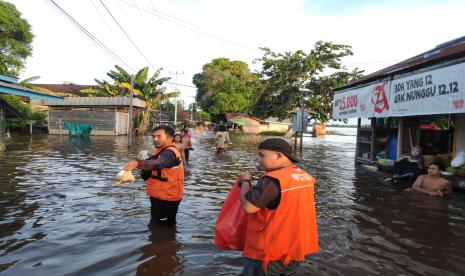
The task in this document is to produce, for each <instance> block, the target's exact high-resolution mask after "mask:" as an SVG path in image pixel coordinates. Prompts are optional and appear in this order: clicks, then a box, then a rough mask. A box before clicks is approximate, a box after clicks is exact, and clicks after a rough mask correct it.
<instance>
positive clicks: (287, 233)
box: [243, 165, 318, 271]
mask: <svg viewBox="0 0 465 276" xmlns="http://www.w3.org/2000/svg"><path fill="white" fill-rule="evenodd" d="M265 175H266V176H269V177H272V178H275V179H277V180H279V185H280V188H281V200H280V203H279V206H278V208H276V209H275V210H269V209H267V208H263V209H260V210H259V211H258V212H256V213H252V214H248V222H247V233H246V240H245V246H244V251H243V255H244V256H245V257H247V258H250V259H255V260H262V261H263V270H264V271H266V268H267V266H268V263H269V261H278V260H280V261H283V262H284V264H286V265H287V264H289V262H290V261H303V260H304V258H305V255H308V254H310V253H315V252H318V231H317V225H316V212H315V201H314V183H315V179H314V178H313V177H312V176H310V175H309V174H308V173H307V172H305V171H304V170H302V169H300V168H299V167H297V166H294V165H292V166H289V167H285V168H282V169H279V170H276V171H271V172H267V173H266V174H265ZM265 175H264V176H265Z"/></svg>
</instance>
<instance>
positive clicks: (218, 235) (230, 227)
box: [215, 178, 247, 251]
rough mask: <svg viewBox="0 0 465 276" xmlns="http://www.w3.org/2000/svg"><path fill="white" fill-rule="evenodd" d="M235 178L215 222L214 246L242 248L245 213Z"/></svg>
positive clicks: (227, 248) (231, 248) (245, 220)
mask: <svg viewBox="0 0 465 276" xmlns="http://www.w3.org/2000/svg"><path fill="white" fill-rule="evenodd" d="M238 183H239V178H237V180H236V182H235V183H234V185H233V187H232V189H231V191H230V192H229V194H228V196H227V197H226V199H225V201H224V204H223V207H222V208H221V211H220V214H219V215H218V219H217V220H216V222H215V246H216V247H218V248H220V249H226V250H238V251H242V249H244V242H245V230H246V227H247V214H246V213H245V211H244V209H242V204H241V199H240V195H241V189H240V188H239V184H238Z"/></svg>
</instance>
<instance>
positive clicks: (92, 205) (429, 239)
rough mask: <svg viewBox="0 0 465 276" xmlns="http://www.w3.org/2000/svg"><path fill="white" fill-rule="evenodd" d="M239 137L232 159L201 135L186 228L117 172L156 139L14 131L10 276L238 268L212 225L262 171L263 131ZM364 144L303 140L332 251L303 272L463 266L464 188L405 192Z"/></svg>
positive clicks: (3, 157)
mask: <svg viewBox="0 0 465 276" xmlns="http://www.w3.org/2000/svg"><path fill="white" fill-rule="evenodd" d="M231 138H232V140H233V142H234V145H233V146H232V148H231V151H230V152H229V153H228V154H227V155H223V156H217V155H216V154H215V153H214V151H213V150H212V147H213V135H212V134H205V135H204V136H201V137H197V138H195V139H194V147H195V149H194V151H192V152H191V164H190V167H189V168H188V176H187V178H186V189H185V199H184V200H183V201H182V203H181V205H180V210H179V213H178V224H177V226H176V228H166V227H165V228H164V227H155V228H153V229H149V228H148V227H147V223H148V221H149V216H150V215H149V200H148V199H147V198H146V195H145V191H144V184H143V182H141V181H137V182H135V183H131V184H127V185H114V181H113V179H112V178H113V176H114V175H115V174H116V172H117V171H118V170H119V169H120V168H121V166H122V165H123V164H124V162H125V161H128V160H129V157H134V156H135V155H136V154H137V152H138V151H139V150H142V149H147V148H151V147H152V143H151V140H150V138H149V137H139V138H136V141H135V145H134V146H133V148H132V150H131V151H130V152H129V153H128V150H127V137H116V138H113V137H91V138H90V139H87V140H82V139H68V137H66V136H63V137H59V136H47V135H42V136H40V135H39V136H33V137H32V138H31V137H16V136H15V137H13V141H12V142H10V144H9V145H8V148H7V151H6V152H5V153H3V154H0V179H1V182H0V183H1V186H0V274H2V275H27V274H30V275H135V274H137V275H238V274H239V273H240V272H241V266H242V260H241V257H240V253H239V252H233V251H222V250H218V249H216V248H215V247H214V245H213V226H214V222H215V219H216V217H217V214H218V212H219V210H220V208H221V205H222V201H223V199H224V198H225V197H226V194H227V193H228V191H229V189H230V186H231V185H232V183H233V182H234V179H235V178H236V176H237V175H238V174H239V173H240V172H242V171H244V170H247V169H249V170H252V171H253V172H254V174H255V177H256V176H258V174H257V170H256V160H257V158H256V150H255V149H256V146H257V144H258V143H259V140H260V138H259V137H257V136H249V135H245V136H234V135H233V136H232V137H231ZM354 151H355V137H354V136H336V135H330V136H326V137H319V138H311V137H305V139H304V153H303V158H304V161H303V162H302V163H301V166H303V167H304V168H305V169H306V170H308V171H309V172H310V173H311V174H312V175H314V176H315V177H316V179H317V186H316V204H317V212H318V227H319V236H320V238H319V243H320V249H321V251H320V252H319V253H318V254H315V255H312V256H310V257H308V259H307V261H306V263H305V264H304V265H302V267H301V270H300V272H299V275H312V274H313V275H375V274H384V275H398V274H403V275H418V274H427V275H464V274H465V194H464V193H460V192H457V193H455V194H452V195H451V196H449V197H447V198H444V199H441V198H434V197H430V196H425V195H419V194H413V193H408V192H402V191H400V190H399V189H396V187H392V186H391V185H390V184H386V183H382V182H381V180H382V179H383V178H385V177H386V174H384V173H382V172H378V171H376V170H374V169H372V168H369V167H365V166H355V165H354V162H353V156H354Z"/></svg>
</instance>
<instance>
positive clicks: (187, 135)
mask: <svg viewBox="0 0 465 276" xmlns="http://www.w3.org/2000/svg"><path fill="white" fill-rule="evenodd" d="M191 138H192V133H191V131H190V130H189V128H188V127H187V126H185V127H184V129H183V131H182V142H183V144H184V146H185V147H184V156H185V159H186V166H187V165H188V164H189V154H190V151H191V150H192V140H191Z"/></svg>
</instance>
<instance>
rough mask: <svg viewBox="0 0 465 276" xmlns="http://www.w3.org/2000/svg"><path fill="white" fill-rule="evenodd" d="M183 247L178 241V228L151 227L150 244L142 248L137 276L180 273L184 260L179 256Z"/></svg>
mask: <svg viewBox="0 0 465 276" xmlns="http://www.w3.org/2000/svg"><path fill="white" fill-rule="evenodd" d="M180 248H181V245H180V244H179V242H178V241H177V240H176V227H167V226H157V225H153V226H151V227H150V232H149V243H148V244H146V245H144V246H142V247H141V248H140V250H141V251H142V256H141V257H140V258H139V261H140V264H139V266H138V267H137V275H173V274H175V273H176V272H178V271H180V270H181V269H182V266H183V259H182V257H181V256H179V255H178V251H179V249H180Z"/></svg>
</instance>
